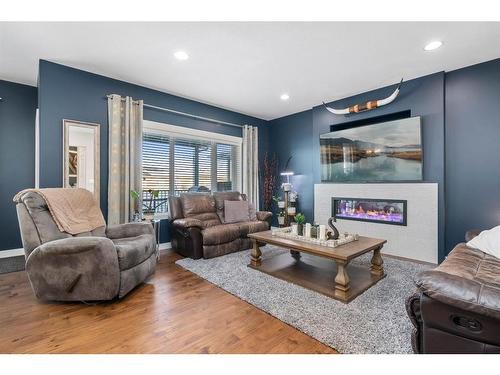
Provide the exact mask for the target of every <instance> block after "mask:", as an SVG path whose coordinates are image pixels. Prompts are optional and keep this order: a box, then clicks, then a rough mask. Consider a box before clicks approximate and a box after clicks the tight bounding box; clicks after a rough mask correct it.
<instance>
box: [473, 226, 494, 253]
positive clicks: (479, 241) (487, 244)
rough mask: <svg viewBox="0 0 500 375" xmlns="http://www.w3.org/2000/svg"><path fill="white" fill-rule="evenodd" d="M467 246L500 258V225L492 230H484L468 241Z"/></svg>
mask: <svg viewBox="0 0 500 375" xmlns="http://www.w3.org/2000/svg"><path fill="white" fill-rule="evenodd" d="M467 246H469V247H473V248H475V249H479V250H481V251H482V252H483V253H486V254H490V255H493V256H494V257H497V258H500V225H499V226H497V227H494V228H492V229H490V230H483V231H482V232H481V233H479V235H477V236H476V237H474V238H473V239H472V240H470V241H469V242H467Z"/></svg>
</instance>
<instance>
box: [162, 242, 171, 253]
mask: <svg viewBox="0 0 500 375" xmlns="http://www.w3.org/2000/svg"><path fill="white" fill-rule="evenodd" d="M171 248H172V245H171V244H170V242H163V243H161V244H160V251H165V250H170V249H171Z"/></svg>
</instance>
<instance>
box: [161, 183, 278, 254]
mask: <svg viewBox="0 0 500 375" xmlns="http://www.w3.org/2000/svg"><path fill="white" fill-rule="evenodd" d="M226 200H229V201H241V200H245V201H246V196H245V194H240V193H239V192H237V191H227V192H218V193H213V194H205V193H186V194H182V195H181V196H180V197H171V198H169V209H170V232H171V244H172V248H173V249H174V250H175V251H177V252H178V253H179V254H181V255H183V256H185V257H190V258H193V259H199V258H202V257H203V258H213V257H217V256H221V255H225V254H229V253H233V252H235V251H240V250H246V249H250V247H251V246H252V241H251V240H250V239H249V238H248V237H247V234H249V233H255V232H261V231H265V230H268V229H269V228H270V219H271V216H272V214H271V212H265V211H258V212H255V215H256V220H251V221H247V222H241V223H233V224H224V201H226Z"/></svg>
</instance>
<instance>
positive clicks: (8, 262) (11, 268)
mask: <svg viewBox="0 0 500 375" xmlns="http://www.w3.org/2000/svg"><path fill="white" fill-rule="evenodd" d="M25 263H26V259H25V258H24V255H20V256H18V257H9V258H0V274H2V273H9V272H17V271H22V270H24V265H25Z"/></svg>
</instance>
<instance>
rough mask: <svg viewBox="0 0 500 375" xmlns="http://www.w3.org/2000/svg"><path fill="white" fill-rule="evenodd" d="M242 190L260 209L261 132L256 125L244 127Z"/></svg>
mask: <svg viewBox="0 0 500 375" xmlns="http://www.w3.org/2000/svg"><path fill="white" fill-rule="evenodd" d="M242 151H243V160H242V161H243V163H242V166H243V168H242V170H243V186H242V192H243V193H244V194H246V195H247V199H248V201H249V202H251V203H253V204H254V205H255V207H256V208H257V209H259V134H258V129H257V127H255V126H249V125H245V126H244V127H243V147H242Z"/></svg>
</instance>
